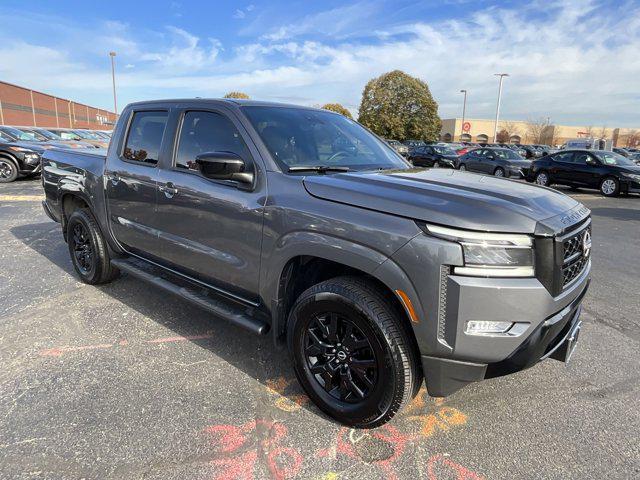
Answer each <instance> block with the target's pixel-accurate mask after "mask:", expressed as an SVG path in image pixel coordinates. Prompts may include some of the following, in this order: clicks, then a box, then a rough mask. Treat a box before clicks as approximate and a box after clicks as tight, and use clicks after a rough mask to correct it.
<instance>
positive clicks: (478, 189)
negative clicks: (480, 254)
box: [303, 169, 589, 234]
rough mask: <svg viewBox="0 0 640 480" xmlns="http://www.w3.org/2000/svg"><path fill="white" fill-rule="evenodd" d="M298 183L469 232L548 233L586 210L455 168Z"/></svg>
mask: <svg viewBox="0 0 640 480" xmlns="http://www.w3.org/2000/svg"><path fill="white" fill-rule="evenodd" d="M303 183H304V186H305V188H306V189H307V191H308V192H309V194H311V195H313V196H314V197H317V198H320V199H323V200H328V201H332V202H338V203H343V204H347V205H353V206H356V207H361V208H366V209H369V210H375V211H379V212H384V213H389V214H392V215H398V216H402V217H407V218H411V219H414V220H422V221H424V222H428V223H435V224H439V225H446V226H450V227H456V228H461V229H469V230H479V231H491V232H511V233H534V232H539V233H544V234H549V233H551V231H555V230H557V229H558V228H562V227H563V226H567V225H564V224H565V223H567V222H568V221H570V223H574V221H576V220H577V219H578V217H579V218H582V217H584V216H586V215H587V214H588V212H589V210H588V209H586V208H585V207H584V206H583V205H582V204H580V203H579V202H576V201H575V200H573V199H572V198H571V197H569V196H567V195H564V194H562V193H559V192H556V191H554V190H551V189H549V188H544V187H538V186H536V185H529V184H525V183H520V182H515V181H511V180H505V179H501V178H495V177H493V176H485V175H477V174H473V173H467V172H460V171H457V170H445V169H427V170H424V169H412V170H386V171H380V172H353V173H351V172H349V173H339V174H333V175H315V176H308V177H306V178H305V179H304V182H303ZM572 210H575V211H576V212H574V213H573V214H572V213H571V212H570V211H572ZM566 219H570V220H566ZM545 221H547V222H545ZM545 224H546V227H545Z"/></svg>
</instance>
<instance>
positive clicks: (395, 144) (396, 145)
mask: <svg viewBox="0 0 640 480" xmlns="http://www.w3.org/2000/svg"><path fill="white" fill-rule="evenodd" d="M386 142H387V143H388V144H389V145H390V146H391V148H393V149H394V150H395V151H396V152H398V153H399V154H400V155H402V156H403V157H406V156H408V155H409V147H407V146H406V145H404V144H402V143H400V142H399V141H398V140H386Z"/></svg>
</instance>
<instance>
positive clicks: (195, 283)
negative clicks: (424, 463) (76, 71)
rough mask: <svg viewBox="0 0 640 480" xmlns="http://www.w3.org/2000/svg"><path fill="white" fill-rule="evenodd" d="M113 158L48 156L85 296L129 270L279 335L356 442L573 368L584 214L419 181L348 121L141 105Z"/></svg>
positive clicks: (270, 110) (531, 192) (424, 173)
mask: <svg viewBox="0 0 640 480" xmlns="http://www.w3.org/2000/svg"><path fill="white" fill-rule="evenodd" d="M337 137H345V138H347V139H348V140H349V142H350V144H351V145H355V146H356V149H355V150H351V149H348V150H337V151H334V150H332V145H335V144H336V142H335V139H336V138H337ZM112 142H113V143H112V147H111V148H110V149H109V150H108V153H107V155H106V156H105V155H101V154H99V153H98V152H97V151H95V150H94V151H89V150H60V149H52V150H48V151H47V152H46V153H45V155H44V158H43V176H44V178H43V184H44V191H45V198H46V201H45V203H44V208H45V211H46V212H47V213H48V215H50V217H51V218H52V219H54V220H56V221H58V222H60V223H61V226H62V233H63V235H64V238H65V239H66V241H67V242H68V246H69V253H70V256H71V261H72V264H73V266H74V268H75V271H76V273H77V275H78V276H79V277H80V279H81V280H82V281H83V282H85V283H88V284H100V283H106V282H109V281H111V280H112V279H114V278H115V277H116V276H117V275H118V272H119V271H125V272H127V273H128V274H130V275H132V276H134V277H138V278H140V279H143V280H145V281H148V282H150V288H151V289H154V290H162V291H167V292H170V293H173V294H175V295H177V296H178V297H181V298H183V299H185V300H188V301H191V302H193V303H195V304H197V305H199V306H201V307H203V308H205V309H207V310H208V311H210V312H212V313H214V314H215V315H216V316H217V317H223V318H226V319H228V320H229V321H230V322H232V323H234V324H235V325H237V326H238V327H241V328H243V329H244V330H247V331H249V332H252V333H254V334H258V335H265V334H267V333H270V334H271V335H272V336H273V340H274V341H275V342H276V343H279V344H282V345H286V346H287V349H288V352H289V356H290V358H291V361H292V363H293V366H294V371H295V373H296V376H297V378H298V380H299V381H300V383H301V384H302V386H303V388H304V390H305V391H306V393H307V394H308V396H309V397H310V398H311V399H312V400H313V401H314V402H315V403H316V404H317V405H318V406H319V408H321V409H322V410H323V411H324V412H326V413H327V414H329V415H331V416H333V417H334V418H336V419H338V420H339V421H341V422H343V423H345V424H348V425H351V426H355V427H375V426H379V425H381V424H383V423H385V422H386V421H388V420H389V419H390V418H391V417H393V416H394V414H395V413H396V412H398V411H399V410H400V409H401V408H402V407H403V406H404V405H406V404H407V403H409V402H410V400H411V398H412V397H413V396H414V395H415V394H416V393H417V391H418V389H419V387H420V385H421V383H422V375H423V373H424V377H425V378H426V383H427V390H428V392H429V394H430V395H433V396H438V397H440V396H447V395H450V394H451V393H453V392H455V391H456V390H458V389H460V388H462V387H463V386H465V385H467V384H469V383H471V382H474V381H480V380H482V379H485V378H492V377H497V376H501V375H505V374H508V373H512V372H515V371H518V370H522V369H524V368H528V367H530V366H532V365H534V364H536V363H538V362H539V361H540V360H542V359H545V358H549V357H550V358H555V359H559V360H562V361H566V360H568V359H569V358H570V356H571V353H572V351H573V349H574V347H575V341H576V340H577V339H578V333H579V332H580V327H581V323H580V319H579V315H580V310H581V302H582V300H583V298H584V295H585V293H586V291H587V288H588V285H589V281H590V280H589V278H590V269H591V262H590V252H591V243H590V238H591V234H590V229H591V220H590V212H589V210H588V209H587V208H586V207H584V206H583V205H582V204H580V203H579V202H577V201H576V200H574V199H572V198H571V197H569V196H566V195H563V194H561V193H559V192H556V191H553V190H550V189H545V188H540V187H538V186H535V185H528V184H526V183H525V184H522V183H515V182H508V181H504V180H502V179H494V178H487V177H484V176H480V175H472V174H469V173H463V172H459V171H454V170H444V169H421V170H416V169H413V168H412V167H411V165H410V164H409V163H408V162H406V161H405V160H404V159H402V158H401V157H400V156H399V155H397V154H396V153H395V152H393V151H391V149H390V148H389V147H388V145H386V144H385V143H384V142H382V141H381V140H380V139H378V137H376V136H375V135H373V134H371V133H370V132H369V131H368V130H366V129H365V128H363V127H362V126H360V125H359V124H358V123H357V122H354V121H352V120H349V119H347V118H345V117H344V116H342V115H339V114H336V113H333V112H329V111H327V110H317V109H312V108H305V107H293V106H285V105H279V104H270V103H266V102H253V101H250V100H245V101H240V100H231V99H229V100H205V99H192V100H175V101H174V100H165V101H152V102H141V103H136V104H132V105H128V106H127V107H126V108H125V109H124V110H123V112H122V114H121V116H120V117H119V120H118V123H117V125H116V128H115V131H114V134H113V137H112ZM93 152H95V153H93ZM511 153H512V152H511ZM534 245H535V248H534ZM575 245H579V246H580V248H575ZM569 256H570V257H569ZM564 259H567V260H568V261H565V260H564ZM87 298H90V297H87ZM236 334H238V335H240V331H237V333H236ZM219 341H224V340H223V339H220V340H219ZM274 354H278V355H280V354H279V353H276V352H274ZM494 386H496V387H500V384H495V385H494ZM514 408H516V409H517V405H514Z"/></svg>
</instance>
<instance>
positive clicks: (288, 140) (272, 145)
mask: <svg viewBox="0 0 640 480" xmlns="http://www.w3.org/2000/svg"><path fill="white" fill-rule="evenodd" d="M242 111H243V112H244V113H245V114H246V116H247V118H248V119H249V121H250V122H251V124H252V125H253V127H254V128H255V129H256V131H257V132H258V134H259V135H260V138H261V139H262V141H263V142H264V144H265V145H266V147H267V148H268V149H269V153H271V156H272V157H273V159H274V160H275V161H276V162H278V163H279V164H280V166H281V167H282V168H283V170H285V171H288V170H289V169H290V168H291V167H347V168H348V169H349V170H373V169H408V168H409V165H408V164H407V163H406V162H405V161H404V160H403V159H402V158H401V157H400V156H399V155H398V154H397V153H395V151H394V150H393V149H392V148H391V147H390V146H388V145H387V144H385V143H384V142H382V141H380V140H378V138H376V136H375V135H372V134H371V133H369V132H368V131H367V130H366V129H365V128H363V127H362V126H361V125H359V124H358V123H356V122H354V121H353V120H350V119H348V118H346V117H344V116H342V115H339V114H335V113H332V112H324V111H318V110H308V109H303V108H288V107H262V106H246V107H242Z"/></svg>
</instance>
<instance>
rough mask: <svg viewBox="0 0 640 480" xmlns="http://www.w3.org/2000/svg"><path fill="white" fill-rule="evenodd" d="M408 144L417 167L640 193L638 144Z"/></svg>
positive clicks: (606, 192) (607, 192)
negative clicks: (634, 146) (605, 146)
mask: <svg viewBox="0 0 640 480" xmlns="http://www.w3.org/2000/svg"><path fill="white" fill-rule="evenodd" d="M391 145H392V146H393V147H394V148H395V149H396V151H398V153H401V154H403V152H401V151H400V150H399V149H398V148H396V146H394V145H393V144H391ZM405 146H406V147H407V153H406V154H405V155H403V156H405V157H406V158H407V159H408V160H409V161H410V162H411V163H412V164H413V165H415V166H416V167H431V168H455V169H458V170H463V171H470V172H477V173H484V174H490V175H495V176H497V177H507V178H515V179H523V180H527V181H529V182H535V183H537V184H538V185H542V186H550V185H553V184H560V185H568V186H570V187H573V188H595V189H598V190H599V191H600V193H602V194H603V195H605V196H615V195H618V194H620V193H640V152H638V151H637V150H636V149H620V148H615V149H614V151H606V150H587V149H553V148H551V147H549V146H546V145H510V144H472V143H433V144H427V143H424V142H419V141H409V142H407V144H406V145H405Z"/></svg>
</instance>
